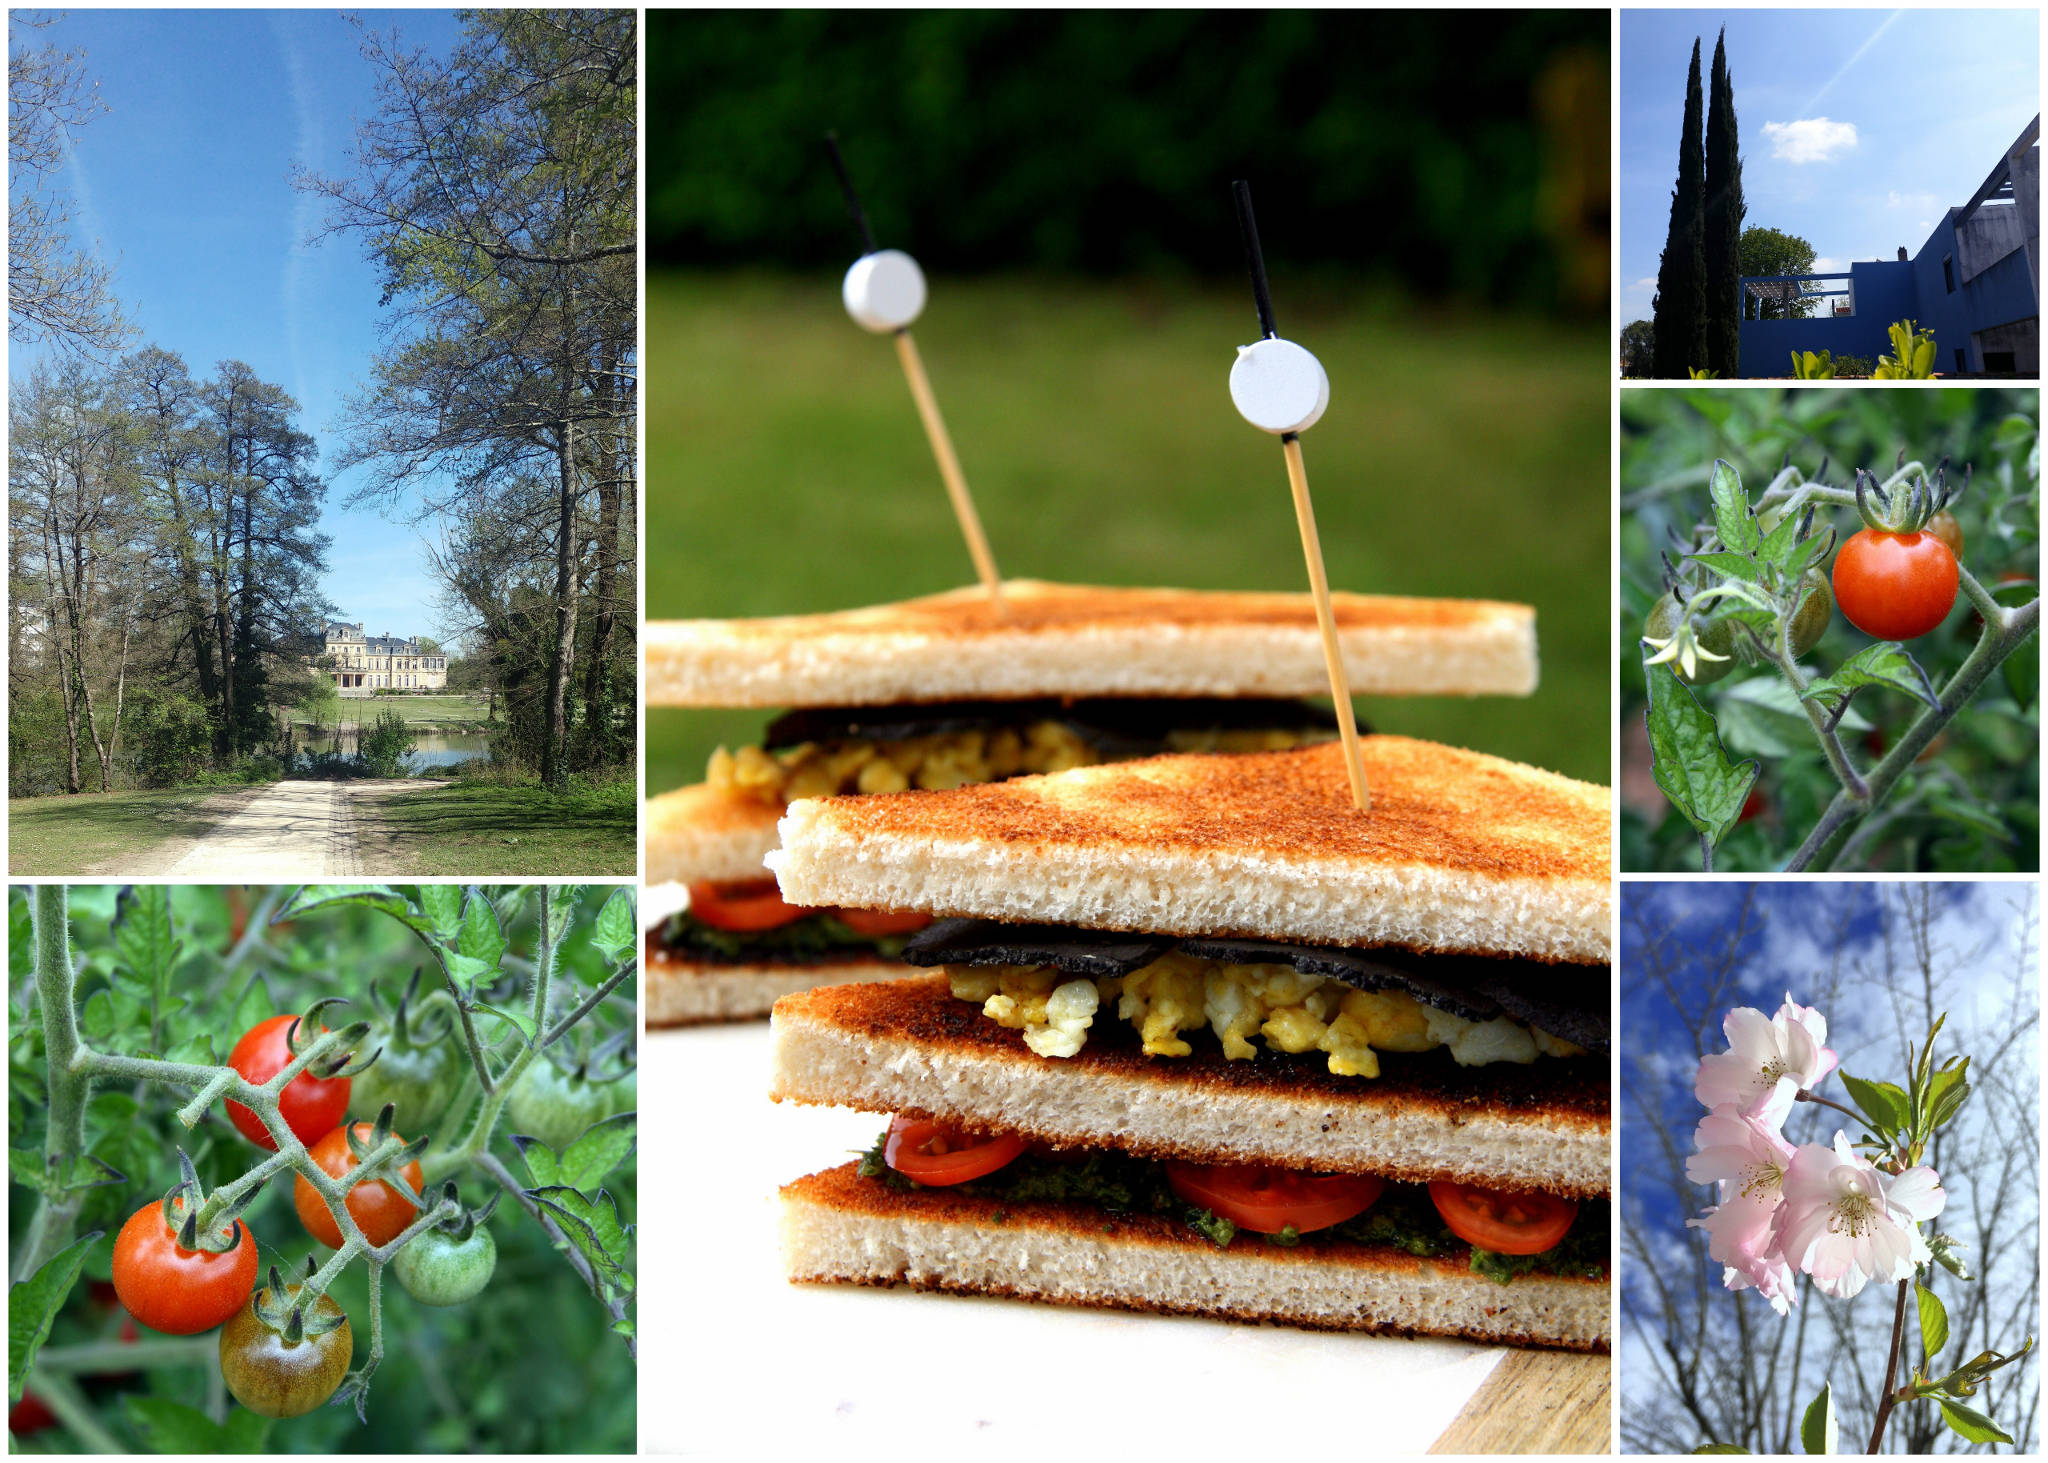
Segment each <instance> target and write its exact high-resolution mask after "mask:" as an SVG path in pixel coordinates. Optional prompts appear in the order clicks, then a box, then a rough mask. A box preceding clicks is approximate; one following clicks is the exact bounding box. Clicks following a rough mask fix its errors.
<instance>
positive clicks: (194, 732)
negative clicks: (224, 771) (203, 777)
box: [122, 692, 240, 787]
mask: <svg viewBox="0 0 2048 1463" xmlns="http://www.w3.org/2000/svg"><path fill="white" fill-rule="evenodd" d="M122 719H123V720H124V721H126V722H127V723H128V728H127V731H128V755H129V757H130V758H132V759H133V762H134V767H135V781H136V784H137V785H138V786H140V787H176V786H178V785H179V784H180V783H190V782H196V781H198V780H199V777H200V774H201V773H203V772H205V771H206V764H207V759H208V757H209V756H210V755H211V752H212V748H213V723H212V721H211V720H210V719H209V718H208V716H207V714H206V708H205V707H204V706H201V705H200V704H199V703H198V702H197V701H194V700H193V699H192V698H191V697H189V696H180V695H176V694H162V693H157V692H145V693H143V694H142V695H139V696H137V697H136V698H135V699H134V700H132V701H130V702H129V703H128V709H127V711H126V712H125V713H124V715H123V717H122ZM235 780H236V781H239V780H240V779H235Z"/></svg>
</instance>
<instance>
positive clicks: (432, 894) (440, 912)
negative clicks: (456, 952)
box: [419, 884, 462, 940]
mask: <svg viewBox="0 0 2048 1463" xmlns="http://www.w3.org/2000/svg"><path fill="white" fill-rule="evenodd" d="M419 902H420V913H421V914H423V915H425V916H426V918H427V924H428V925H429V926H430V927H431V928H432V929H433V931H434V934H435V936H436V937H437V938H439V939H443V940H452V939H454V938H455V932H456V931H457V930H459V929H460V928H462V886H461V885H459V884H422V885H420V887H419Z"/></svg>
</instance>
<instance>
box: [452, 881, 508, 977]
mask: <svg viewBox="0 0 2048 1463" xmlns="http://www.w3.org/2000/svg"><path fill="white" fill-rule="evenodd" d="M455 948H456V949H457V950H459V951H460V952H461V953H462V954H464V955H467V956H469V957H470V958H471V959H472V960H481V961H482V962H483V963H484V968H485V969H486V970H493V971H494V970H496V969H497V968H498V961H499V960H501V959H502V958H503V957H504V954H505V929H504V926H503V925H501V924H500V923H499V922H498V910H497V906H496V905H494V904H492V903H491V901H490V900H489V899H488V898H486V897H485V896H484V893H483V891H482V890H480V889H472V890H470V891H469V894H468V896H467V900H466V902H465V903H464V904H463V906H462V933H461V937H460V938H459V939H458V940H457V941H456V945H455Z"/></svg>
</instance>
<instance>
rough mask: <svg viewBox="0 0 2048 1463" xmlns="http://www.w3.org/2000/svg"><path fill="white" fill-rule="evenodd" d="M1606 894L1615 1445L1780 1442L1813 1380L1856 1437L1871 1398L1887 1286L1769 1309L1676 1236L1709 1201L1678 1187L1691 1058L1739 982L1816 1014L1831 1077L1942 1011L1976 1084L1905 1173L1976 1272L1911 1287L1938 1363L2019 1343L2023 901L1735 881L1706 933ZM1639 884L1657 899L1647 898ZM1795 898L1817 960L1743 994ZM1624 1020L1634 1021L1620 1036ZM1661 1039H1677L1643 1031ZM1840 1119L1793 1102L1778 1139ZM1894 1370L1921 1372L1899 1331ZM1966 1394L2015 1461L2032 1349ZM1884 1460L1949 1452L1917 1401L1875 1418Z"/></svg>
mask: <svg viewBox="0 0 2048 1463" xmlns="http://www.w3.org/2000/svg"><path fill="white" fill-rule="evenodd" d="M1626 887H1627V889H1628V891H1629V893H1628V896H1627V897H1625V898H1624V901H1623V905H1624V911H1623V933H1624V938H1623V973H1624V975H1623V978H1624V980H1625V982H1626V983H1627V984H1626V987H1625V990H1624V997H1623V1000H1624V1019H1625V1022H1626V1024H1627V1026H1628V1029H1630V1030H1631V1031H1632V1032H1634V1033H1635V1040H1634V1041H1633V1043H1632V1044H1629V1045H1625V1046H1624V1056H1623V1062H1622V1100H1623V1114H1624V1117H1623V1122H1624V1136H1623V1172H1624V1180H1623V1185H1622V1202H1621V1235H1620V1244H1621V1252H1622V1287H1621V1289H1622V1328H1623V1340H1622V1349H1621V1367H1620V1379H1621V1391H1622V1406H1621V1422H1622V1450H1623V1451H1624V1452H1648V1453H1672V1452H1677V1453H1686V1452H1691V1451H1693V1450H1694V1449H1696V1448H1698V1447H1700V1446H1701V1445H1703V1444H1706V1443H1723V1444H1733V1445H1736V1446H1739V1447H1742V1448H1744V1449H1746V1450H1748V1451H1751V1452H1757V1453H1763V1452H1779V1453H1783V1452H1792V1451H1797V1450H1798V1449H1799V1446H1800V1444H1799V1423H1800V1419H1801V1416H1802V1415H1803V1413H1804V1411H1805V1409H1806V1407H1807V1404H1808V1403H1810V1402H1811V1401H1812V1400H1813V1398H1814V1396H1815V1395H1816V1394H1817V1393H1818V1392H1819V1390H1820V1386H1821V1383H1822V1382H1823V1381H1826V1382H1827V1383H1828V1384H1829V1385H1830V1386H1831V1387H1832V1388H1833V1391H1834V1396H1835V1399H1836V1405H1837V1408H1838V1410H1839V1411H1841V1412H1843V1413H1845V1414H1849V1415H1852V1416H1856V1417H1859V1418H1861V1419H1863V1420H1865V1421H1866V1422H1867V1421H1868V1420H1869V1419H1870V1418H1871V1417H1872V1416H1873V1415H1874V1413H1875V1410H1876V1407H1877V1402H1878V1393H1879V1391H1880V1390H1881V1389H1882V1386H1883V1373H1884V1365H1885V1359H1886V1353H1887V1350H1888V1346H1889V1342H1890V1339H1891V1324H1892V1306H1893V1299H1894V1291H1893V1288H1892V1287H1890V1286H1871V1287H1869V1288H1867V1289H1865V1290H1864V1292H1863V1293H1862V1294H1861V1295H1859V1296H1857V1297H1856V1298H1855V1299H1854V1300H1852V1301H1846V1302H1844V1301H1838V1300H1832V1299H1829V1298H1828V1297H1825V1296H1822V1295H1821V1294H1819V1293H1818V1292H1817V1291H1816V1290H1814V1288H1813V1286H1812V1282H1811V1281H1810V1280H1809V1279H1807V1278H1805V1277H1802V1278H1801V1280H1800V1290H1799V1305H1798V1308H1797V1309H1796V1310H1795V1311H1794V1312H1793V1313H1792V1314H1791V1315H1790V1316H1788V1317H1785V1318H1780V1317H1778V1316H1776V1315H1775V1314H1773V1313H1772V1311H1771V1310H1770V1308H1769V1306H1768V1305H1767V1304H1766V1303H1764V1302H1763V1301H1761V1300H1760V1299H1759V1298H1758V1296H1757V1293H1756V1292H1755V1291H1753V1290H1752V1291H1743V1292H1737V1293H1730V1292H1728V1291H1727V1290H1725V1289H1724V1288H1723V1286H1722V1283H1721V1274H1720V1266H1718V1265H1716V1264H1714V1263H1712V1262H1711V1261H1710V1260H1709V1259H1708V1257H1707V1253H1706V1241H1705V1236H1704V1234H1703V1233H1702V1232H1701V1231H1698V1230H1689V1229H1686V1228H1684V1221H1685V1220H1686V1219H1690V1218H1696V1217H1698V1215H1699V1213H1700V1210H1701V1208H1702V1207H1703V1206H1704V1205H1706V1204H1707V1203H1709V1202H1711V1201H1712V1195H1711V1193H1710V1191H1708V1190H1707V1189H1705V1188H1703V1187H1701V1186H1698V1185H1695V1184H1692V1183H1690V1182H1689V1181H1687V1179H1686V1177H1685V1160H1686V1157H1687V1156H1688V1154H1689V1152H1690V1149H1691V1138H1692V1124H1693V1120H1694V1119H1696V1118H1697V1116H1698V1114H1699V1108H1698V1107H1697V1104H1692V1103H1691V1084H1692V1076H1693V1072H1694V1069H1695V1068H1696V1066H1697V1064H1698V1061H1699V1059H1700V1057H1701V1056H1702V1055H1704V1054H1705V1053H1707V1052H1708V1051H1712V1050H1719V1049H1720V1048H1721V1045H1722V1040H1721V1035H1720V1023H1721V1020H1722V1017H1723V1016H1724V1014H1725V1013H1726V1012H1727V1011H1728V1010H1729V1009H1730V1008H1731V1007H1733V1006H1737V1005H1748V1004H1754V1002H1755V998H1756V991H1757V989H1758V986H1759V984H1760V983H1761V984H1764V985H1767V986H1769V987H1770V988H1771V989H1773V990H1780V989H1783V988H1785V987H1787V986H1789V987H1790V989H1791V994H1792V995H1793V997H1794V998H1795V999H1796V1000H1798V1001H1800V1002H1801V1004H1805V1005H1812V1006H1815V1007H1817V1008H1819V1009H1820V1010H1821V1011H1822V1012H1823V1013H1825V1014H1826V1015H1828V1016H1829V1018H1830V1022H1831V1029H1830V1041H1831V1043H1832V1044H1834V1045H1835V1046H1836V1047H1837V1050H1838V1051H1840V1053H1841V1057H1842V1067H1843V1069H1844V1070H1846V1071H1849V1072H1851V1073H1853V1074H1855V1075H1857V1076H1864V1075H1868V1076H1871V1077H1876V1078H1885V1079H1889V1078H1891V1077H1893V1076H1895V1075H1896V1074H1897V1073H1899V1072H1900V1071H1902V1070H1903V1069H1904V1067H1905V1063H1906V1060H1907V1047H1908V1045H1909V1044H1913V1045H1916V1046H1917V1044H1919V1043H1920V1042H1921V1041H1923V1040H1924V1038H1925V1035H1926V1032H1927V1029H1928V1027H1929V1026H1930V1025H1931V1024H1932V1022H1933V1020H1934V1018H1935V1017H1936V1016H1939V1015H1941V1014H1943V1013H1944V1012H1946V1013H1947V1014H1948V1021H1947V1024H1946V1025H1945V1026H1944V1028H1943V1030H1942V1034H1941V1038H1940V1040H1939V1042H1938V1044H1937V1054H1938V1055H1940V1054H1946V1053H1949V1052H1957V1051H1960V1052H1965V1053H1967V1054H1969V1056H1970V1058H1971V1061H1970V1082H1971V1085H1972V1088H1973V1089H1974V1091H1973V1094H1972V1096H1971V1098H1970V1101H1969V1104H1968V1106H1967V1107H1966V1109H1965V1112H1964V1115H1963V1117H1962V1118H1961V1119H1959V1120H1958V1121H1957V1122H1956V1123H1954V1124H1951V1125H1950V1126H1948V1127H1946V1128H1943V1129H1941V1130H1939V1133H1938V1135H1937V1138H1936V1140H1935V1144H1934V1147H1933V1151H1932V1152H1931V1153H1930V1155H1929V1157H1928V1160H1927V1161H1928V1162H1929V1163H1930V1164H1932V1165H1933V1167H1934V1168H1935V1169H1936V1170H1937V1171H1939V1172H1940V1173H1941V1175H1942V1178H1943V1182H1944V1186H1945V1187H1946V1188H1947V1191H1948V1196H1949V1199H1948V1207H1947V1209H1946V1210H1945V1211H1944V1212H1943V1214H1942V1215H1941V1217H1940V1218H1939V1219H1938V1220H1936V1221H1935V1222H1934V1224H1933V1225H1932V1226H1931V1228H1932V1229H1935V1230H1938V1231H1940V1232H1942V1233H1945V1234H1948V1235H1951V1236H1953V1237H1955V1238H1956V1239H1957V1240H1959V1241H1960V1242H1961V1244H1962V1247H1963V1252H1964V1257H1965V1259H1966V1261H1968V1263H1969V1264H1970V1267H1971V1269H1972V1270H1973V1271H1974V1272H1975V1278H1974V1279H1973V1280H1971V1281H1968V1282H1959V1281H1954V1280H1952V1279H1951V1278H1950V1277H1949V1276H1948V1274H1947V1273H1946V1272H1945V1271H1941V1270H1938V1269H1937V1270H1935V1271H1934V1274H1933V1276H1932V1277H1930V1278H1929V1279H1928V1281H1927V1284H1928V1285H1929V1287H1930V1288H1932V1289H1934V1290H1935V1291H1936V1292H1937V1293H1938V1294H1940V1295H1941V1296H1942V1299H1943V1300H1944V1302H1945V1304H1946V1306H1947V1308H1948V1313H1949V1319H1950V1325H1951V1335H1952V1337H1953V1339H1952V1340H1951V1341H1950V1343H1949V1345H1950V1347H1951V1348H1955V1350H1953V1351H1950V1352H1945V1353H1944V1359H1945V1360H1949V1361H1953V1360H1954V1359H1955V1357H1956V1356H1968V1355H1970V1354H1972V1353H1974V1352H1977V1351H1982V1350H1986V1349H1991V1348H1996V1349H1998V1350H2001V1351H2005V1350H2011V1349H2014V1348H2016V1347H2017V1346H2018V1344H2019V1342H2020V1340H2021V1338H2022V1337H2026V1336H2032V1335H2035V1334H2037V1332H2038V1324H2039V1323H2038V1316H2039V1313H2040V1264H2039V1242H2038V1217H2039V1181H2038V1155H2039V1132H2038V1121H2037V1114H2038V1105H2039V1075H2038V1069H2037V1064H2036V1061H2035V1052H2036V1045H2037V1041H2038V1033H2039V1021H2040V1006H2039V994H2038V992H2039V982H2038V951H2037V949H2036V946H2035V938H2034V937H2035V921H2036V905H2035V894H2034V891H2033V889H2032V886H2030V885H2026V884H2000V885H1940V884H1911V885H1906V884H1870V885H1861V884H1834V885H1801V886H1798V887H1796V888H1795V887H1794V886H1790V885H1762V886H1759V885H1745V886H1742V891H1743V892H1742V898H1741V902H1740V904H1739V906H1738V908H1737V911H1736V913H1735V914H1734V915H1733V917H1730V918H1727V919H1724V920H1723V921H1722V922H1721V924H1720V926H1719V927H1718V928H1717V929H1715V930H1713V931H1712V932H1710V933H1707V934H1705V935H1703V934H1702V932H1701V931H1700V930H1699V929H1698V928H1696V927H1694V926H1692V925H1687V924H1685V923H1684V922H1683V921H1682V920H1681V919H1680V918H1679V917H1678V915H1677V913H1675V912H1674V911H1675V904H1674V900H1675V898H1676V896H1673V895H1671V893H1670V889H1671V886H1651V885H1633V886H1626ZM1660 888H1661V890H1662V891H1663V892H1662V894H1661V895H1657V896H1652V897H1645V895H1644V892H1643V891H1646V890H1653V889H1660ZM1822 891H1827V892H1826V893H1823V892H1822ZM1793 900H1797V901H1800V903H1801V906H1802V907H1801V916H1802V917H1803V918H1806V919H1810V920H1824V921H1825V923H1824V924H1823V925H1822V926H1821V927H1820V928H1819V929H1817V930H1816V931H1814V932H1813V934H1812V940H1811V943H1812V945H1813V948H1814V949H1815V950H1816V952H1818V954H1819V958H1820V961H1821V963H1819V964H1818V965H1817V966H1816V967H1815V968H1811V969H1797V970H1785V971H1777V970H1773V971H1771V972H1769V973H1768V974H1765V975H1763V979H1762V981H1761V982H1760V981H1759V979H1758V976H1759V974H1760V972H1759V971H1758V969H1757V968H1756V962H1757V961H1758V960H1759V958H1760V955H1759V951H1760V949H1761V948H1763V946H1762V944H1761V940H1760V935H1761V933H1762V932H1763V930H1764V929H1765V927H1766V925H1767V924H1768V922H1769V921H1770V920H1772V919H1773V918H1780V919H1782V918H1785V917H1787V909H1786V906H1785V905H1784V904H1781V903H1779V901H1793ZM1962 900H1971V901H1975V902H1974V903H1973V904H1971V905H1970V907H1969V912H1970V915H1971V917H1972V918H1973V919H1974V920H1975V923H1974V924H1972V925H1969V926H1967V927H1965V926H1964V925H1963V923H1962V921H1960V920H1959V919H1958V918H1956V910H1957V905H1958V902H1959V901H1962ZM1994 902H1995V903H1994ZM1774 904H1778V908H1777V909H1776V910H1775V911H1774V910H1773V909H1772V907H1771V906H1772V905H1774ZM1873 924H1874V937H1873ZM1631 1009H1633V1010H1635V1011H1636V1012H1637V1013H1639V1014H1640V1015H1641V1016H1642V1017H1643V1018H1644V1019H1641V1020H1634V1021H1629V1020H1628V1019H1627V1018H1628V1015H1629V1012H1630V1011H1631ZM1673 1030H1680V1031H1683V1032H1685V1033H1687V1037H1686V1039H1685V1040H1683V1041H1682V1042H1678V1041H1677V1039H1676V1038H1673V1037H1670V1036H1668V1035H1663V1036H1660V1035H1659V1033H1668V1032H1671V1031H1673ZM1841 1121H1842V1120H1841V1119H1840V1117H1839V1115H1837V1114H1832V1113H1829V1112H1827V1111H1825V1110H1822V1109H1818V1108H1814V1107H1811V1106H1805V1105H1802V1106H1799V1107H1796V1108H1795V1109H1794V1113H1793V1116H1792V1118H1791V1119H1789V1120H1788V1122H1787V1124H1786V1129H1785V1136H1786V1137H1787V1139H1788V1140H1790V1141H1793V1142H1826V1141H1828V1140H1829V1139H1830V1138H1831V1137H1832V1134H1833V1132H1834V1130H1835V1128H1836V1127H1837V1126H1839V1125H1840V1124H1841ZM1852 1136H1853V1135H1852ZM1905 1361H1906V1363H1907V1364H1909V1365H1914V1366H1921V1367H1924V1366H1925V1364H1926V1361H1925V1358H1924V1357H1923V1356H1922V1355H1921V1352H1920V1347H1919V1344H1918V1339H1917V1335H1915V1336H1914V1337H1913V1339H1912V1340H1909V1342H1908V1344H1907V1348H1906V1356H1905ZM1980 1395H1982V1396H1983V1397H1984V1401H1983V1403H1982V1405H1981V1406H1980V1408H1979V1410H1982V1411H1986V1412H1990V1413H1992V1414H1993V1415H1994V1416H1995V1417H1997V1419H1998V1420H1999V1422H2000V1423H2001V1424H2002V1425H2003V1426H2004V1427H2006V1428H2007V1430H2008V1431H2010V1432H2011V1433H2012V1434H2013V1436H2014V1437H2015V1438H2016V1439H2017V1440H2018V1446H2017V1447H2016V1449H2015V1451H2018V1452H2022V1453H2024V1452H2031V1451H2034V1444H2035V1440H2036V1438H2037V1437H2038V1433H2037V1432H2036V1424H2037V1416H2036V1413H2037V1409H2038V1405H2039V1376H2038V1372H2037V1370H2036V1368H2035V1366H2034V1364H2033V1362H2032V1360H2031V1358H2030V1359H2029V1360H2028V1361H2027V1362H2026V1363H2024V1364H2023V1365H2022V1366H2021V1367H2015V1368H2013V1369H2012V1370H2010V1371H2006V1372H2000V1373H1998V1374H1996V1375H1995V1376H1994V1377H1993V1378H1992V1379H1991V1380H1990V1382H1989V1384H1987V1386H1986V1388H1985V1391H1984V1393H1982V1394H1980ZM1846 1435H1847V1433H1846V1431H1845V1436H1846ZM1885 1446H1886V1448H1887V1449H1888V1450H1891V1451H1899V1452H1938V1451H1961V1450H1962V1448H1963V1447H1965V1446H1970V1445H1967V1444H1964V1443H1963V1441H1962V1439H1960V1438H1958V1437H1957V1436H1955V1435H1954V1434H1953V1433H1951V1432H1950V1431H1949V1430H1948V1428H1947V1427H1946V1426H1945V1425H1944V1424H1943V1422H1942V1419H1941V1415H1940V1413H1939V1411H1937V1410H1936V1409H1935V1408H1934V1407H1933V1406H1932V1405H1931V1404H1916V1405H1912V1406H1906V1407H1901V1408H1900V1409H1899V1410H1898V1411H1897V1412H1895V1413H1894V1415H1893V1419H1892V1424H1891V1427H1890V1428H1889V1430H1888V1431H1887V1433H1886V1435H1885Z"/></svg>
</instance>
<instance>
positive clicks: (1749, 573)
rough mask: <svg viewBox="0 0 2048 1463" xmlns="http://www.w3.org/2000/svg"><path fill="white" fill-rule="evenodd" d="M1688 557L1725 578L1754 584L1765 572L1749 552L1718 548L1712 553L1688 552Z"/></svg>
mask: <svg viewBox="0 0 2048 1463" xmlns="http://www.w3.org/2000/svg"><path fill="white" fill-rule="evenodd" d="M1686 558H1688V559H1690V560H1692V562H1693V563H1695V564H1704V565H1705V566H1706V567H1707V568H1709V569H1711V570H1713V571H1714V572H1715V573H1716V574H1719V575H1720V576H1722V577H1723V578H1724V579H1741V580H1745V581H1747V582H1749V583H1751V584H1754V583H1756V581H1757V580H1758V578H1760V577H1761V575H1762V573H1763V571H1762V570H1760V569H1759V568H1757V563H1756V560H1755V559H1753V558H1751V557H1750V556H1749V555H1748V554H1735V553H1730V552H1729V551H1728V550H1726V549H1717V550H1715V551H1714V552H1713V553H1710V554H1687V555H1686Z"/></svg>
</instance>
